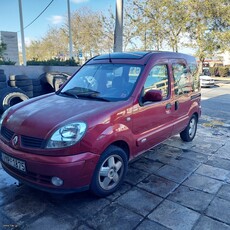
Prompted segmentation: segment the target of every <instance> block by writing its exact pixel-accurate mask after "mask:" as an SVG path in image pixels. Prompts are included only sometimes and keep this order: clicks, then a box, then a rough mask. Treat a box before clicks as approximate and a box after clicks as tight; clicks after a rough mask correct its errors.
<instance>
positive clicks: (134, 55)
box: [88, 51, 195, 64]
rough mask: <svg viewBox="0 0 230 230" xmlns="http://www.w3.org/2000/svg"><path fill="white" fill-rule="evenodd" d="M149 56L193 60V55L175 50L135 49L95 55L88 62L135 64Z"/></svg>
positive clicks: (146, 60) (144, 61)
mask: <svg viewBox="0 0 230 230" xmlns="http://www.w3.org/2000/svg"><path fill="white" fill-rule="evenodd" d="M150 58H168V59H172V58H173V59H174V58H183V59H186V60H187V61H188V60H192V61H194V60H195V58H194V57H193V56H190V55H187V54H182V53H176V52H168V51H137V52H114V53H108V54H103V55H99V56H96V57H94V58H92V59H91V60H89V62H88V64H93V63H107V62H108V61H109V62H111V63H120V62H121V61H122V62H123V63H135V64H146V63H147V62H148V60H149V59H150Z"/></svg>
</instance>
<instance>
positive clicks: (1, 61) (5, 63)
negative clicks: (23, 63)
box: [0, 60, 16, 65]
mask: <svg viewBox="0 0 230 230" xmlns="http://www.w3.org/2000/svg"><path fill="white" fill-rule="evenodd" d="M15 64H16V62H13V61H10V60H8V61H6V60H0V65H15Z"/></svg>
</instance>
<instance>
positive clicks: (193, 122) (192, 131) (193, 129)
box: [189, 118, 196, 137]
mask: <svg viewBox="0 0 230 230" xmlns="http://www.w3.org/2000/svg"><path fill="white" fill-rule="evenodd" d="M195 132H196V120H195V119H194V118H193V119H192V120H191V121H190V124H189V136H190V137H193V136H194V134H195Z"/></svg>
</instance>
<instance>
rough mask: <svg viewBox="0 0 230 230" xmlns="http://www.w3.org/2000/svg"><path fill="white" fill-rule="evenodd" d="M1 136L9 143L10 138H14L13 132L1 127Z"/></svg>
mask: <svg viewBox="0 0 230 230" xmlns="http://www.w3.org/2000/svg"><path fill="white" fill-rule="evenodd" d="M1 135H2V136H3V137H4V138H5V139H6V140H8V141H10V140H11V139H12V137H13V136H14V132H13V131H11V130H9V129H7V128H6V127H4V126H3V127H2V128H1Z"/></svg>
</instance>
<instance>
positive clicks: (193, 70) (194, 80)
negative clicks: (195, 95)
mask: <svg viewBox="0 0 230 230" xmlns="http://www.w3.org/2000/svg"><path fill="white" fill-rule="evenodd" d="M189 69H190V72H191V74H192V79H191V80H192V88H193V91H194V92H197V91H199V89H200V81H199V73H198V68H197V64H196V62H193V63H192V62H191V63H189Z"/></svg>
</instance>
